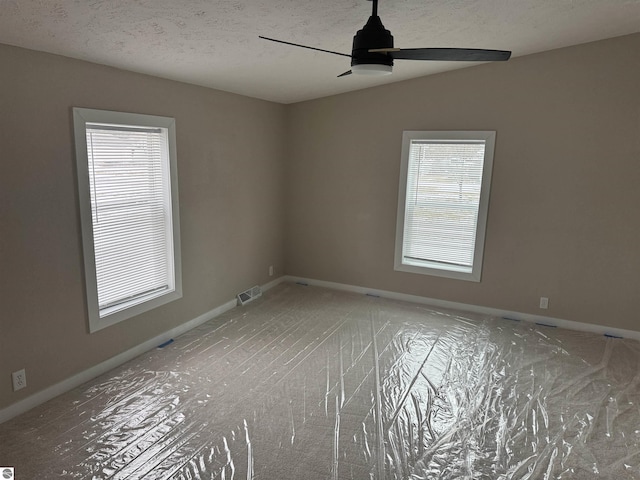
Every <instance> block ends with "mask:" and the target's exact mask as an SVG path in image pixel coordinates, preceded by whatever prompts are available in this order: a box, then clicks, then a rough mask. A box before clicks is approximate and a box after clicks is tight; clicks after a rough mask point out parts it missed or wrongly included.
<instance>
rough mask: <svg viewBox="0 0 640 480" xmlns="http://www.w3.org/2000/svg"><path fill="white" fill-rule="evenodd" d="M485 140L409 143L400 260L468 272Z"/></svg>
mask: <svg viewBox="0 0 640 480" xmlns="http://www.w3.org/2000/svg"><path fill="white" fill-rule="evenodd" d="M483 163H484V141H467V142H464V143H461V142H459V141H449V142H443V141H412V142H411V151H410V154H409V169H408V175H407V203H406V219H405V235H404V246H403V252H404V253H403V256H404V259H405V261H408V262H412V261H414V262H415V261H417V262H421V261H430V262H437V263H442V264H446V265H452V266H458V267H462V268H463V269H465V270H469V271H470V269H471V267H472V265H473V253H474V247H475V236H476V224H477V220H478V207H479V203H480V189H481V186H482V168H483Z"/></svg>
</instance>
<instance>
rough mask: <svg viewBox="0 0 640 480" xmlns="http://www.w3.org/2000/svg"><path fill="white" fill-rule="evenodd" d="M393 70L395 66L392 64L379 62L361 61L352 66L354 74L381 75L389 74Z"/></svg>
mask: <svg viewBox="0 0 640 480" xmlns="http://www.w3.org/2000/svg"><path fill="white" fill-rule="evenodd" d="M392 71H393V67H392V66H391V65H381V64H378V63H361V64H359V65H352V66H351V72H352V73H353V74H354V75H368V76H374V75H377V76H380V75H389V74H390V73H391V72H392Z"/></svg>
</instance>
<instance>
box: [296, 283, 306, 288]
mask: <svg viewBox="0 0 640 480" xmlns="http://www.w3.org/2000/svg"><path fill="white" fill-rule="evenodd" d="M296 285H302V286H303V287H308V286H309V284H308V283H304V282H296Z"/></svg>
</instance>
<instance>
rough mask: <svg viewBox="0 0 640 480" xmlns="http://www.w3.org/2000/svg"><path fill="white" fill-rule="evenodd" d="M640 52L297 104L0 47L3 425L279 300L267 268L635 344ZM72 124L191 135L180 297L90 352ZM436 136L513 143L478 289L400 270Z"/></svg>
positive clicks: (519, 61) (552, 57) (94, 341)
mask: <svg viewBox="0 0 640 480" xmlns="http://www.w3.org/2000/svg"><path fill="white" fill-rule="evenodd" d="M638 51H640V35H639V34H637V35H632V36H628V37H621V38H617V39H612V40H607V41H602V42H596V43H593V44H587V45H582V46H577V47H572V48H567V49H561V50H556V51H552V52H547V53H543V54H539V55H532V56H528V57H522V58H515V59H513V60H511V61H509V62H508V63H504V64H487V65H480V66H476V67H473V68H467V69H464V70H457V71H454V72H449V73H445V74H440V75H436V76H431V77H425V78H420V79H415V80H410V81H406V82H401V83H396V84H391V85H387V86H383V87H378V88H374V89H369V90H363V91H358V92H352V93H348V94H345V95H339V96H335V97H329V98H325V99H320V100H315V101H310V102H304V103H300V104H294V105H290V106H283V105H277V104H273V103H269V102H264V101H260V100H254V99H250V98H246V97H241V96H238V95H232V94H228V93H223V92H219V91H215V90H210V89H205V88H201V87H195V86H190V85H185V84H180V83H177V82H171V81H168V80H162V79H158V78H153V77H148V76H144V75H139V74H134V73H129V72H125V71H120V70H116V69H112V68H108V67H103V66H99V65H94V64H89V63H86V62H81V61H76V60H70V59H66V58H62V57H57V56H54V55H49V54H44V53H38V52H33V51H29V50H23V49H19V48H14V47H9V46H2V45H0V65H2V74H1V75H0V92H1V94H0V102H1V104H0V155H1V158H0V226H1V229H2V231H1V236H0V265H1V267H2V275H1V276H0V306H1V307H2V308H1V313H0V408H3V407H5V406H7V405H10V404H11V403H14V402H16V401H19V400H21V399H23V398H25V397H26V396H27V395H30V394H33V393H35V392H37V391H39V390H42V389H44V388H46V387H47V386H50V385H52V384H55V383H57V382H59V381H61V380H64V379H66V378H68V377H70V376H71V375H73V374H75V373H78V372H80V371H82V370H85V369H87V368H89V367H91V366H93V365H96V364H98V363H100V362H101V361H104V360H106V359H108V358H111V357H113V356H115V355H117V354H118V353H120V352H123V351H126V350H128V349H130V348H132V347H134V346H136V345H139V344H140V343H142V342H144V341H145V340H147V339H150V338H153V337H155V336H157V335H159V334H160V333H162V332H164V331H167V330H169V329H171V328H173V327H175V326H178V325H181V324H183V323H185V322H187V321H189V320H191V319H193V318H195V317H197V316H198V315H201V314H203V313H205V312H207V311H209V310H211V309H212V308H214V307H217V306H219V305H221V304H222V303H224V302H226V301H228V300H229V299H231V298H232V297H233V296H234V294H235V293H237V292H238V291H240V290H242V289H245V288H248V287H250V286H252V285H254V284H263V283H266V282H267V281H268V280H269V279H270V278H269V277H268V276H267V272H268V266H269V265H274V266H275V269H276V276H280V275H281V274H283V273H287V274H291V275H298V276H305V277H310V278H315V279H320V280H328V281H334V282H341V283H347V284H354V285H361V286H367V287H370V288H378V289H385V290H391V291H397V292H403V293H409V294H415V295H423V296H428V297H434V298H439V299H444V300H451V301H457V302H464V303H469V304H476V305H482V306H488V307H494V308H501V309H507V310H514V311H519V312H526V313H546V314H548V315H550V316H556V317H559V318H564V319H568V320H574V321H579V322H590V323H595V324H600V325H610V326H615V327H619V328H625V329H632V330H640V325H639V324H638V312H639V311H640V292H639V291H638V290H639V289H638V280H637V275H638V272H640V247H639V245H640V241H639V240H640V215H639V212H638V205H640V188H638V186H639V185H640V96H639V95H638V85H640V56H638V55H637V52H638ZM73 106H80V107H88V108H98V109H109V110H120V111H127V112H140V113H148V114H157V115H165V116H172V117H175V118H176V122H177V146H178V176H179V189H180V220H181V228H182V261H183V287H184V298H183V299H182V300H179V301H177V302H174V303H171V304H168V305H165V306H163V307H160V308H158V309H156V310H153V311H151V312H148V313H146V314H143V315H140V316H139V317H136V318H134V319H132V320H130V321H127V322H123V323H120V324H118V325H115V326H113V327H109V328H106V329H104V330H101V331H99V332H97V333H95V334H92V335H89V334H87V319H86V306H85V293H84V284H83V270H82V251H81V239H80V238H81V237H80V225H79V212H78V204H77V187H76V178H75V156H74V152H73V136H72V123H71V107H73ZM423 129H424V130H428V129H434V130H438V129H446V130H449V129H451V130H464V129H473V130H496V131H497V132H498V133H497V143H496V155H495V161H494V174H493V184H492V194H491V203H490V207H489V220H488V233H487V241H486V249H485V265H484V271H483V279H482V282H480V283H471V282H463V281H456V280H449V279H444V278H436V277H428V276H422V275H415V274H409V273H400V272H395V271H394V270H393V252H394V240H395V222H396V208H397V192H398V174H399V165H400V146H401V137H402V131H403V130H423ZM285 252H286V253H285ZM543 295H544V296H548V297H550V299H551V301H550V309H549V310H547V311H541V310H539V309H538V308H537V305H538V299H539V297H540V296H543ZM23 367H26V368H27V376H28V383H29V386H28V387H27V388H26V389H24V390H21V391H19V392H15V393H14V392H12V391H11V380H10V373H11V372H12V371H15V370H18V369H20V368H23Z"/></svg>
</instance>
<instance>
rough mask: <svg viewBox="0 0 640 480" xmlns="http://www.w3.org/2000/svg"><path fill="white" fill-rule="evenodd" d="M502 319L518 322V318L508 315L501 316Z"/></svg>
mask: <svg viewBox="0 0 640 480" xmlns="http://www.w3.org/2000/svg"><path fill="white" fill-rule="evenodd" d="M502 319H503V320H511V321H512V322H519V321H520V320H519V319H517V318H509V317H502Z"/></svg>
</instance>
